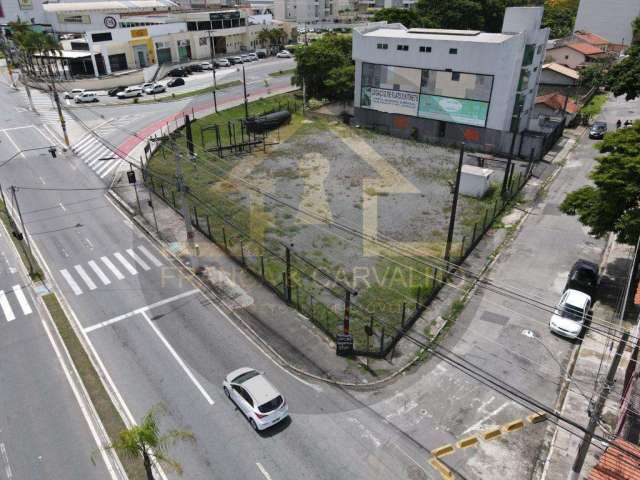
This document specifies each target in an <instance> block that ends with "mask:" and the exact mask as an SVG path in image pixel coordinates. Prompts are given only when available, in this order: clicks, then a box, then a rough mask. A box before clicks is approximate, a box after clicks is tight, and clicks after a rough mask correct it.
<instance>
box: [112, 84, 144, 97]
mask: <svg viewBox="0 0 640 480" xmlns="http://www.w3.org/2000/svg"><path fill="white" fill-rule="evenodd" d="M141 95H142V87H140V86H139V85H134V86H133V87H127V88H125V89H124V90H123V91H121V92H118V94H117V95H116V97H118V98H133V97H139V96H141Z"/></svg>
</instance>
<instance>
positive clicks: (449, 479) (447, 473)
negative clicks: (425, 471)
mask: <svg viewBox="0 0 640 480" xmlns="http://www.w3.org/2000/svg"><path fill="white" fill-rule="evenodd" d="M429 464H430V465H431V466H432V467H433V468H435V469H436V470H437V472H438V473H439V474H440V476H441V477H442V478H444V479H445V480H453V478H454V477H453V473H451V470H449V469H448V468H447V466H446V465H445V464H444V463H442V462H441V461H440V460H438V459H437V458H432V459H431V460H429Z"/></svg>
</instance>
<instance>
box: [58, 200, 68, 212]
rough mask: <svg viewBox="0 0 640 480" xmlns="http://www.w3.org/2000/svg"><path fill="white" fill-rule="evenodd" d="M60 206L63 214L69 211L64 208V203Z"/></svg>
mask: <svg viewBox="0 0 640 480" xmlns="http://www.w3.org/2000/svg"><path fill="white" fill-rule="evenodd" d="M58 205H60V208H61V209H62V211H63V212H66V211H67V209H66V208H64V205H63V204H62V202H60V203H59V204H58Z"/></svg>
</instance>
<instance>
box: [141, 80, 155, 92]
mask: <svg viewBox="0 0 640 480" xmlns="http://www.w3.org/2000/svg"><path fill="white" fill-rule="evenodd" d="M153 85H154V84H153V82H147V83H143V84H142V85H140V88H141V89H142V91H143V92H144V90H145V89H146V88H149V87H153Z"/></svg>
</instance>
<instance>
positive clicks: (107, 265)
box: [0, 245, 162, 304]
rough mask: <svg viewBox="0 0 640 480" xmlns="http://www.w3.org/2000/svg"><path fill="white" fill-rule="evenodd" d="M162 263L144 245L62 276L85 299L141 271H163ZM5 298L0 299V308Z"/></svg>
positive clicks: (75, 292)
mask: <svg viewBox="0 0 640 480" xmlns="http://www.w3.org/2000/svg"><path fill="white" fill-rule="evenodd" d="M161 266H162V262H161V261H160V260H159V259H158V257H156V256H155V255H154V254H153V253H151V252H150V251H149V249H148V248H146V247H145V246H144V245H139V246H137V247H136V248H127V249H126V250H125V251H124V253H122V252H114V253H113V254H112V255H110V256H102V257H100V259H99V261H98V260H97V259H96V260H89V261H88V262H86V264H78V265H74V266H73V268H68V269H67V268H63V269H61V270H60V275H61V276H62V278H63V279H64V280H65V282H66V283H67V285H68V286H69V288H70V289H71V291H72V292H73V293H74V294H76V295H82V294H83V293H85V292H86V291H92V290H96V289H98V287H99V286H100V287H102V286H108V285H111V283H112V282H114V281H118V280H124V279H125V278H126V276H127V274H128V275H130V276H135V275H138V269H141V270H143V271H145V272H146V271H149V270H151V269H152V268H153V267H161ZM1 302H2V298H1V297H0V304H1Z"/></svg>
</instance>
